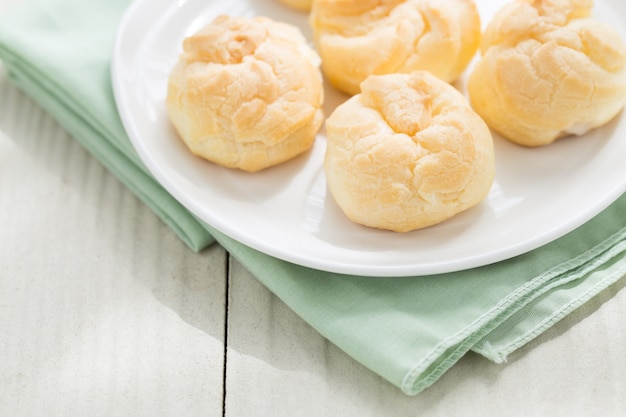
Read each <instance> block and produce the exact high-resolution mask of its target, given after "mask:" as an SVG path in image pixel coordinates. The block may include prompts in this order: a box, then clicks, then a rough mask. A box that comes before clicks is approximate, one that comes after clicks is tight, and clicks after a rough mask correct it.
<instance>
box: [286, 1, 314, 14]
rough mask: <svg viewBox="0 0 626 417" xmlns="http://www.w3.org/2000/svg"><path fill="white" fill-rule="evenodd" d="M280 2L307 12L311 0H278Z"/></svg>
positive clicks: (309, 8)
mask: <svg viewBox="0 0 626 417" xmlns="http://www.w3.org/2000/svg"><path fill="white" fill-rule="evenodd" d="M279 1H280V2H281V3H283V4H286V5H287V6H289V7H291V8H292V9H295V10H300V11H301V12H308V11H310V10H311V4H312V3H313V0H279Z"/></svg>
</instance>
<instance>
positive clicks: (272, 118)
mask: <svg viewBox="0 0 626 417" xmlns="http://www.w3.org/2000/svg"><path fill="white" fill-rule="evenodd" d="M319 64H320V58H319V56H318V55H317V53H316V52H315V51H314V50H313V49H312V48H311V47H309V46H308V45H307V43H306V40H305V39H304V36H303V35H302V33H301V32H300V31H299V29H298V28H296V27H295V26H292V25H289V24H286V23H282V22H277V21H274V20H271V19H269V18H266V17H254V18H247V17H228V16H219V17H217V18H215V19H214V20H213V21H212V22H211V23H210V24H208V25H207V26H205V27H204V28H203V29H201V30H200V31H198V32H197V33H195V34H193V35H191V36H189V37H187V38H185V40H184V42H183V51H182V53H181V54H180V57H179V60H178V62H177V63H176V65H175V67H174V68H173V70H172V71H171V74H170V77H169V81H168V91H167V98H166V105H167V111H168V114H169V117H170V120H171V122H172V124H173V125H174V127H175V128H176V130H177V131H178V133H179V135H180V137H181V138H182V139H183V140H184V142H185V143H186V145H187V147H188V148H189V149H190V150H191V152H193V153H194V154H196V155H198V156H200V157H202V158H205V159H207V160H209V161H212V162H215V163H217V164H220V165H223V166H226V167H230V168H238V169H241V170H245V171H251V172H254V171H259V170H261V169H264V168H268V167H271V166H273V165H277V164H279V163H282V162H284V161H286V160H289V159H291V158H293V157H295V156H296V155H299V154H301V153H303V152H304V151H306V150H308V149H309V148H310V147H311V145H312V144H313V142H314V140H315V136H316V134H317V132H318V130H319V128H320V126H321V124H322V122H323V114H322V110H321V105H322V102H323V81H322V75H321V71H320V68H319Z"/></svg>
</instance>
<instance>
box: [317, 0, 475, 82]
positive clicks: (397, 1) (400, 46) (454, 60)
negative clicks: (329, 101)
mask: <svg viewBox="0 0 626 417" xmlns="http://www.w3.org/2000/svg"><path fill="white" fill-rule="evenodd" d="M310 23H311V27H312V30H313V38H314V39H313V40H314V43H315V46H316V49H317V51H318V53H319V54H320V56H321V58H322V70H323V72H324V74H325V75H326V77H327V78H328V80H329V81H330V83H331V84H333V85H334V86H335V87H336V88H337V89H339V90H341V91H343V92H345V93H348V94H356V93H358V91H359V85H360V83H361V82H362V81H363V80H365V78H367V76H369V75H372V74H378V75H381V74H390V73H398V72H400V73H409V72H413V71H416V70H428V71H430V72H431V73H432V74H434V75H435V76H437V77H439V78H441V79H443V80H444V81H448V82H452V81H454V80H456V79H457V78H458V77H459V76H460V75H461V73H462V72H463V71H464V69H465V68H466V66H467V65H468V64H469V62H470V61H471V60H472V58H473V56H474V55H475V53H476V51H477V50H478V46H479V43H480V32H481V26H480V17H479V14H478V9H477V7H476V4H475V3H474V0H376V1H375V0H315V1H314V2H313V6H312V9H311V14H310Z"/></svg>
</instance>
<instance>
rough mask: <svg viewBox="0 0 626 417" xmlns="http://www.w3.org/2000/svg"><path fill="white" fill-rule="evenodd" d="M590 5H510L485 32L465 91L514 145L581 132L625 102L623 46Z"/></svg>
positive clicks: (545, 1) (540, 1) (572, 0)
mask: <svg viewBox="0 0 626 417" xmlns="http://www.w3.org/2000/svg"><path fill="white" fill-rule="evenodd" d="M592 7H593V1H592V0H532V1H531V0H515V1H513V2H512V3H510V4H508V5H507V6H505V7H504V8H502V9H501V10H500V11H499V12H497V13H496V15H495V16H494V18H493V20H492V21H491V22H489V24H488V26H487V28H486V30H485V33H484V34H483V39H482V45H481V51H482V57H481V59H479V60H478V62H477V64H476V66H475V67H474V69H473V71H472V72H471V74H470V77H469V80H468V92H469V96H470V101H471V104H472V106H473V107H474V109H475V110H476V112H477V113H478V114H480V115H481V116H482V117H483V118H484V120H485V121H486V122H487V124H488V125H489V126H490V127H491V128H493V129H494V130H495V131H497V132H498V133H500V134H502V135H503V136H504V137H506V138H508V139H510V140H511V141H513V142H515V143H518V144H521V145H526V146H541V145H546V144H549V143H551V142H553V141H554V140H556V139H558V138H560V137H563V136H568V135H572V134H574V135H581V134H584V133H586V132H588V131H589V130H590V129H593V128H595V127H598V126H601V125H603V124H605V123H607V122H608V121H609V120H611V119H612V118H613V117H615V116H616V115H617V114H618V113H619V112H620V111H621V109H622V108H623V107H624V104H625V103H626V65H625V64H626V46H625V45H624V43H623V42H622V40H621V39H620V37H619V35H618V34H617V32H616V31H614V30H613V29H612V28H610V27H609V26H608V25H606V24H604V23H601V22H599V21H598V20H596V19H593V18H592V17H591V10H592Z"/></svg>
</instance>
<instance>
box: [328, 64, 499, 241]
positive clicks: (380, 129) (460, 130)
mask: <svg viewBox="0 0 626 417" xmlns="http://www.w3.org/2000/svg"><path fill="white" fill-rule="evenodd" d="M361 89H362V92H361V93H360V94H357V95H354V96H352V97H351V98H350V99H348V100H347V101H346V102H344V103H343V104H341V105H339V106H338V107H337V108H336V109H335V110H334V111H333V113H332V114H331V115H330V117H329V118H328V119H327V120H326V134H327V137H328V139H327V148H326V154H325V158H324V170H325V173H326V178H327V183H328V188H329V190H330V192H331V194H332V196H333V197H334V200H335V201H336V202H337V205H338V206H339V207H340V208H341V210H342V211H343V212H344V213H345V214H346V215H347V217H348V218H350V219H351V220H352V221H354V222H356V223H359V224H362V225H365V226H370V227H374V228H380V229H388V230H392V231H396V232H407V231H410V230H414V229H419V228H423V227H426V226H429V225H433V224H435V223H439V222H442V221H444V220H446V219H448V218H450V217H452V216H454V215H456V214H458V213H460V212H461V211H464V210H466V209H469V208H470V207H472V206H475V205H477V204H478V203H479V202H480V201H481V200H483V199H484V198H485V196H486V195H487V194H488V192H489V190H490V188H491V184H492V182H493V178H494V171H495V164H494V150H493V139H492V137H491V132H490V130H489V128H488V127H487V125H486V124H485V122H484V121H483V120H482V119H481V118H480V117H479V116H478V115H477V114H476V113H475V112H474V111H473V110H472V109H471V107H470V106H469V103H468V102H467V100H466V99H465V97H464V96H463V95H462V94H461V93H460V92H458V91H457V90H456V89H455V88H454V87H452V86H451V85H449V84H448V83H446V82H444V81H442V80H440V79H439V78H437V77H435V76H433V75H432V74H430V73H429V72H427V71H417V72H414V73H411V74H388V75H372V76H370V77H368V78H367V79H366V80H365V81H364V82H363V83H362V84H361Z"/></svg>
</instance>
